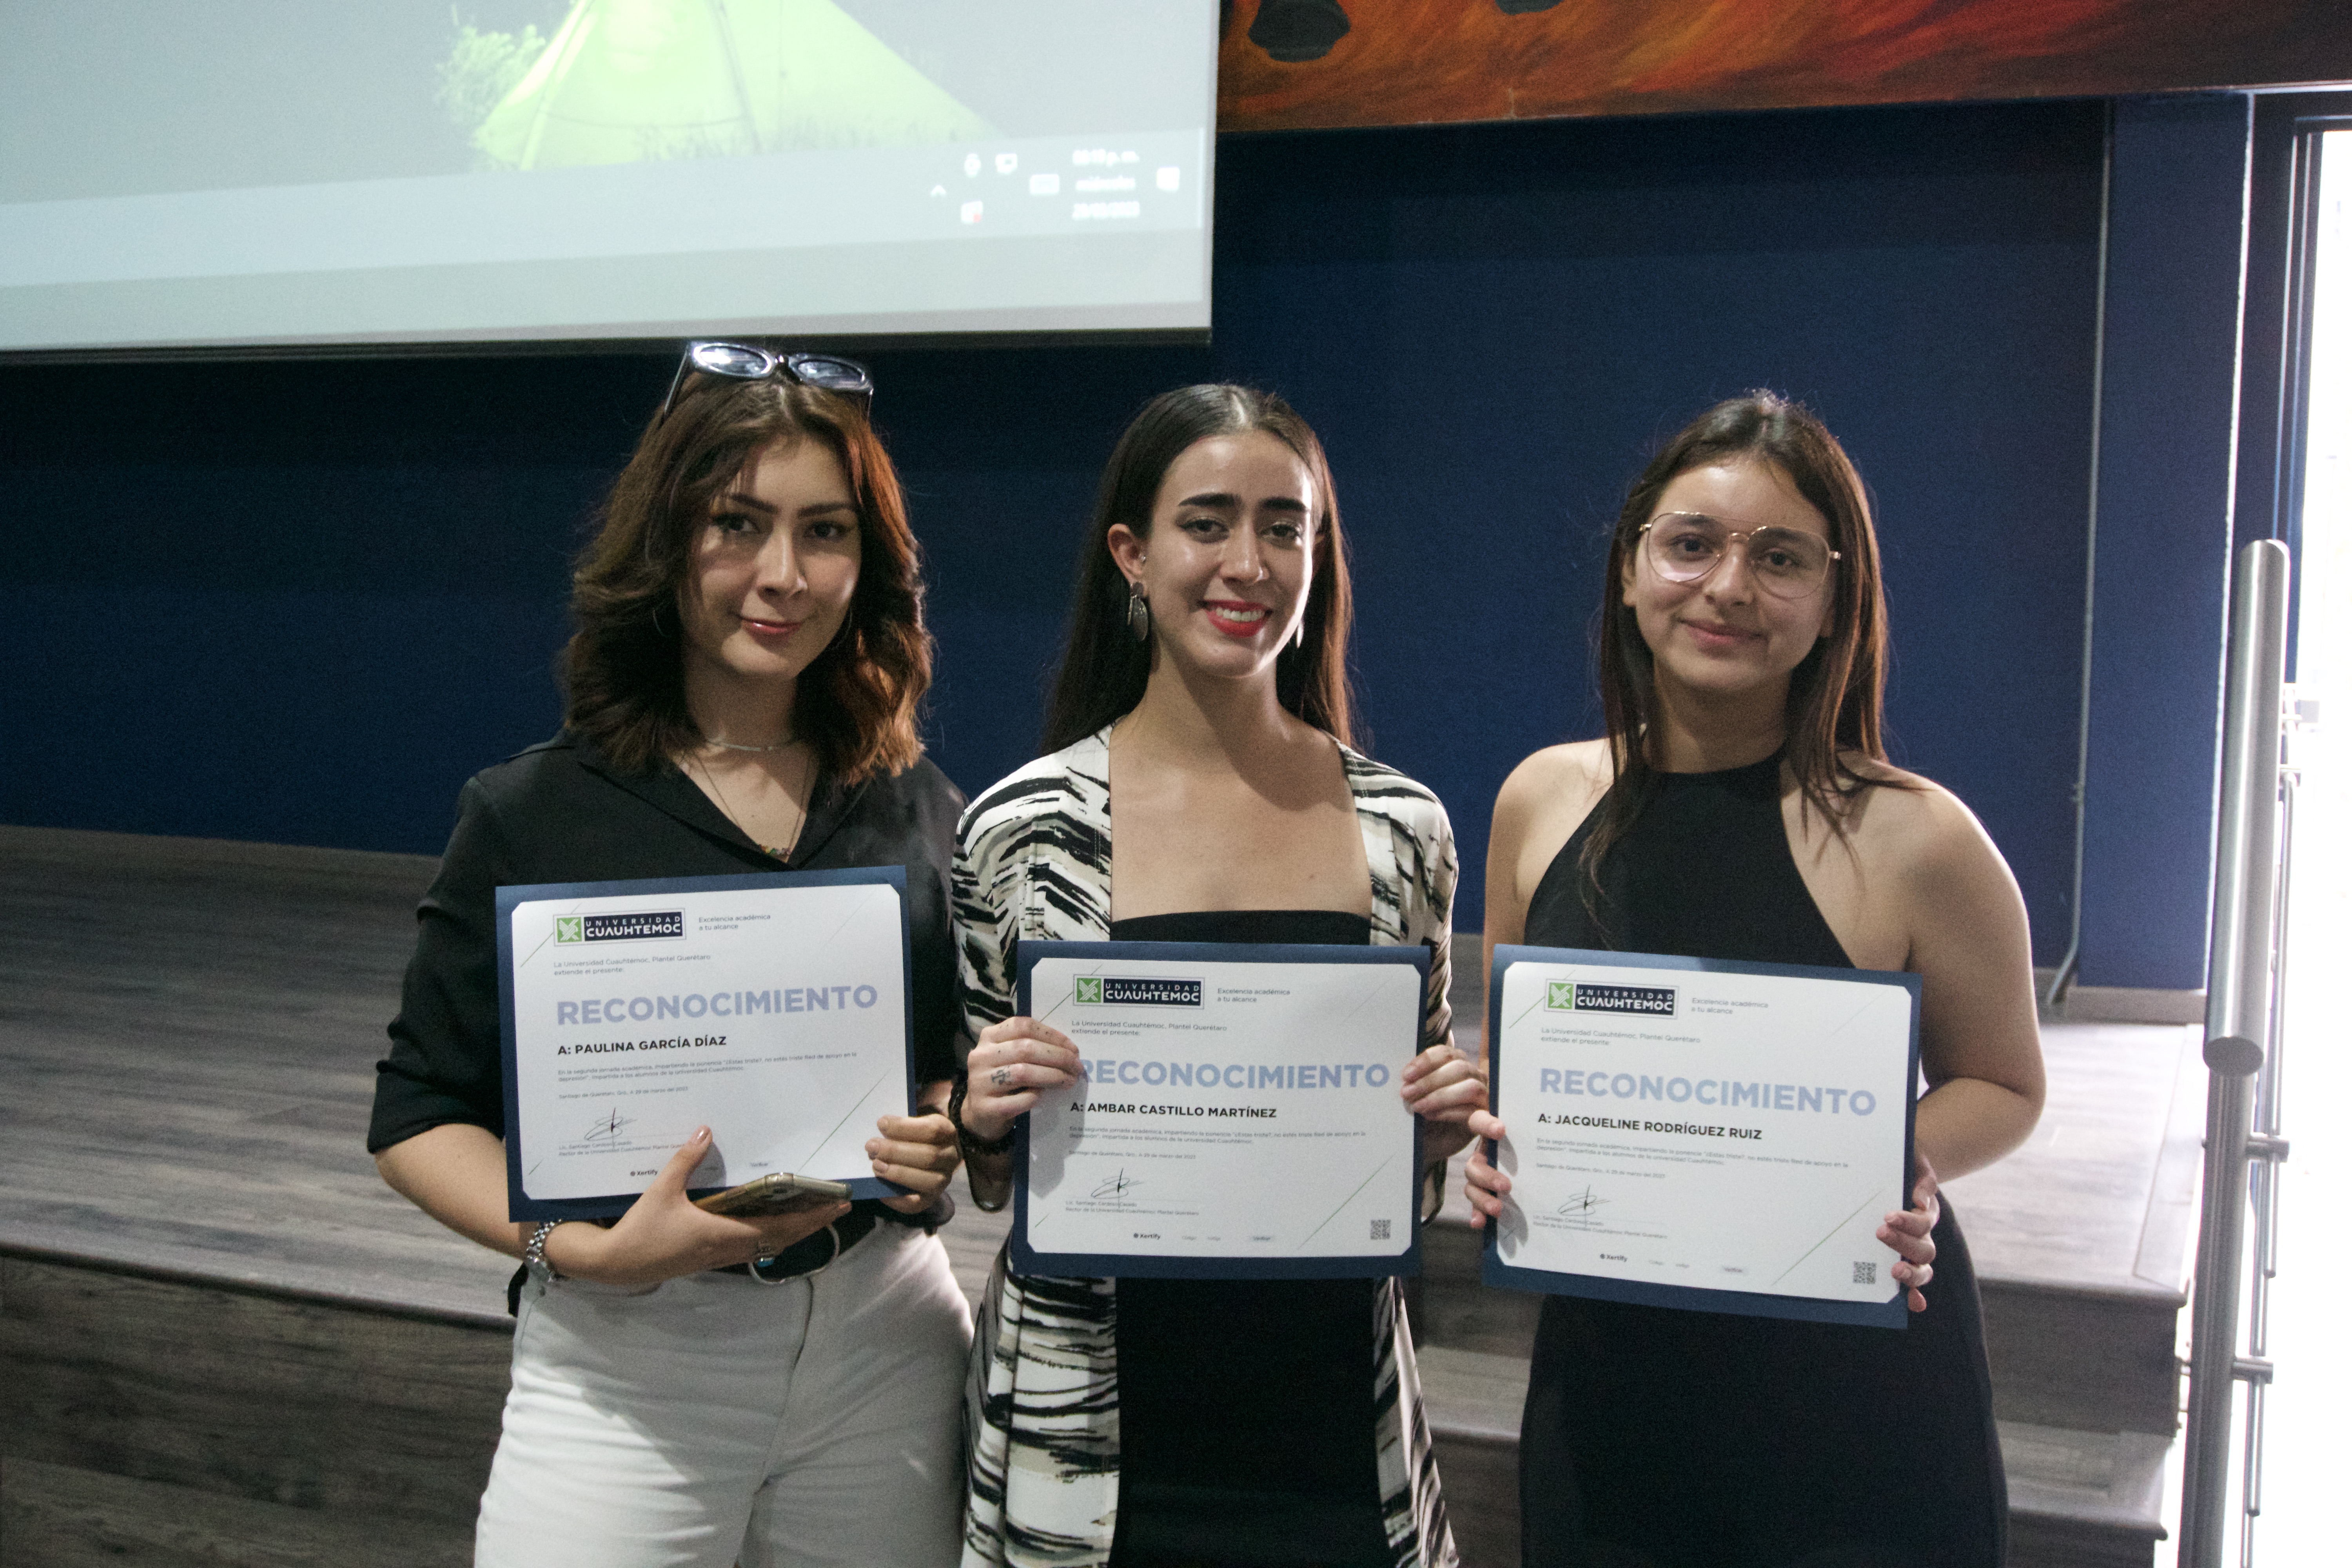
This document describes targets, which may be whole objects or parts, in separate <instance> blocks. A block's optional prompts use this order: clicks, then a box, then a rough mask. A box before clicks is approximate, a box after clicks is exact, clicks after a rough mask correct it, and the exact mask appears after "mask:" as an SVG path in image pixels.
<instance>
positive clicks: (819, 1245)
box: [711, 1208, 877, 1285]
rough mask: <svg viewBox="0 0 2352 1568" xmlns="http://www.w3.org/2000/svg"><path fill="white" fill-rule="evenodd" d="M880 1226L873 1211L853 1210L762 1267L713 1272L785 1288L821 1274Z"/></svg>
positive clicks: (734, 1267)
mask: <svg viewBox="0 0 2352 1568" xmlns="http://www.w3.org/2000/svg"><path fill="white" fill-rule="evenodd" d="M876 1224H877V1216H876V1215H875V1212H874V1211H873V1210H872V1209H870V1208H866V1209H852V1210H850V1211H849V1212H848V1213H847V1214H845V1215H842V1216H841V1217H840V1218H839V1219H837V1220H835V1221H834V1222H833V1223H832V1224H831V1225H829V1226H825V1227H824V1229H823V1230H819V1231H812V1232H811V1233H810V1234H808V1235H807V1236H804V1237H801V1238H800V1239H799V1240H798V1241H796V1242H794V1243H793V1244H792V1245H791V1246H790V1247H785V1248H784V1249H783V1250H782V1252H779V1253H777V1254H776V1255H775V1256H774V1257H772V1258H762V1259H761V1260H760V1261H759V1262H758V1263H730V1264H728V1265H726V1266H725V1267H723V1268H714V1269H712V1270H711V1272H712V1273H714V1274H748V1275H750V1276H751V1278H752V1279H757V1280H759V1281H760V1282H761V1283H762V1284H765V1285H781V1284H782V1283H783V1282H784V1281H785V1280H787V1279H804V1278H806V1277H807V1276H809V1275H811V1274H816V1273H821V1272H822V1271H823V1270H824V1268H825V1266H826V1265H828V1264H830V1263H831V1262H832V1261H833V1260H834V1259H835V1258H839V1257H840V1256H841V1255H842V1254H843V1253H845V1252H846V1251H848V1250H849V1249H850V1248H851V1247H855V1246H856V1245H857V1244H858V1243H859V1242H861V1241H863V1240H865V1239H866V1233H867V1232H868V1231H871V1230H872V1229H873V1228H874V1226H875V1225H876Z"/></svg>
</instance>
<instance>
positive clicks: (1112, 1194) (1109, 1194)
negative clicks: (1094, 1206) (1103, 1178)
mask: <svg viewBox="0 0 2352 1568" xmlns="http://www.w3.org/2000/svg"><path fill="white" fill-rule="evenodd" d="M1141 1185H1143V1184H1142V1183H1141V1182H1138V1181H1131V1180H1129V1177H1128V1174H1127V1173H1126V1172H1125V1171H1121V1172H1120V1173H1118V1175H1116V1176H1113V1177H1112V1178H1111V1179H1110V1180H1109V1181H1108V1182H1104V1183H1101V1184H1098V1185H1097V1187H1096V1188H1095V1190H1094V1191H1093V1192H1091V1193H1089V1194H1087V1196H1088V1197H1096V1198H1123V1197H1125V1196H1127V1194H1129V1193H1131V1192H1133V1191H1135V1190H1136V1189H1137V1188H1138V1187H1140V1186H1141Z"/></svg>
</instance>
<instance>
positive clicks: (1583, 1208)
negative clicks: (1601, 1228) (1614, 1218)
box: [1557, 1187, 1609, 1230]
mask: <svg viewBox="0 0 2352 1568" xmlns="http://www.w3.org/2000/svg"><path fill="white" fill-rule="evenodd" d="M1608 1204H1609V1200H1608V1199H1607V1198H1604V1197H1601V1196H1600V1195H1598V1194H1595V1193H1594V1192H1593V1190H1592V1189H1591V1187H1586V1188H1583V1189H1582V1190H1581V1191H1579V1192H1575V1193H1571V1194H1569V1198H1568V1201H1567V1202H1566V1203H1564V1204H1562V1205H1559V1210H1558V1211H1557V1212H1558V1213H1559V1215H1560V1217H1561V1218H1563V1219H1565V1220H1567V1221H1568V1222H1569V1224H1570V1226H1572V1227H1573V1228H1575V1229H1577V1230H1589V1229H1591V1226H1592V1225H1593V1222H1594V1221H1596V1220H1597V1219H1599V1218H1600V1217H1601V1216H1600V1215H1599V1214H1598V1213H1597V1212H1596V1211H1598V1210H1600V1209H1602V1208H1605V1207H1607V1206H1608Z"/></svg>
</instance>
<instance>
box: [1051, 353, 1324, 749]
mask: <svg viewBox="0 0 2352 1568" xmlns="http://www.w3.org/2000/svg"><path fill="white" fill-rule="evenodd" d="M1244 430H1263V431H1265V433H1266V434H1267V435H1269V436H1272V437H1275V439H1276V440H1278V441H1280V442H1281V443H1282V444H1283V445H1284V446H1286V447H1289V448H1290V449H1291V450H1292V451H1293V452H1295V453H1297V455H1298V460H1299V461H1300V462H1302V463H1304V464H1306V465H1307V476H1308V477H1309V478H1310V479H1313V480H1314V481H1315V497H1316V508H1317V510H1316V513H1315V523H1314V537H1313V539H1312V540H1311V542H1310V544H1311V548H1312V550H1313V555H1312V557H1311V559H1312V562H1313V566H1314V580H1313V582H1312V584H1310V585H1309V588H1308V590H1307V614H1306V625H1305V636H1304V637H1303V638H1302V639H1301V641H1300V643H1299V645H1298V646H1297V647H1292V646H1289V645H1287V644H1286V645H1285V646H1284V647H1283V649H1282V651H1281V653H1279V654H1277V655H1276V658H1275V663H1274V689H1275V694H1276V696H1277V697H1278V698H1279V699H1280V700H1281V702H1282V705H1283V706H1284V707H1285V708H1286V709H1288V710H1290V711H1291V712H1293V713H1296V714H1297V715H1298V717H1300V718H1301V719H1304V720H1306V721H1307V722H1308V723H1309V724H1312V725H1314V726H1315V727H1316V728H1318V729H1319V730H1322V731H1326V732H1328V734H1330V735H1331V736H1332V737H1333V738H1335V739H1336V740H1338V741H1339V743H1340V744H1342V745H1346V746H1352V745H1354V744H1355V738H1354V732H1353V731H1352V730H1351V728H1350V722H1351V721H1350V713H1349V708H1350V703H1349V689H1348V633H1349V626H1350V625H1351V624H1352V622H1353V619H1354V613H1355V611H1354V606H1355V600H1354V596H1353V595H1352V594H1351V593H1350V591H1349V587H1348V550H1347V542H1346V541H1345V540H1344V539H1343V538H1341V536H1340V533H1339V500H1338V498H1337V497H1336V496H1335V495H1333V493H1332V490H1331V465H1330V462H1329V461H1328V459H1327V458H1325V457H1324V456H1323V443H1322V442H1320V441H1318V440H1317V439H1316V438H1315V432H1314V431H1313V430H1312V429H1310V428H1308V426H1307V421H1306V420H1304V419H1301V418H1300V417H1299V416H1298V415H1297V411H1296V410H1294V409H1293V408H1292V407H1291V406H1290V405H1289V404H1287V403H1285V402H1284V401H1283V400H1282V399H1281V398H1279V397H1277V396H1276V395H1274V394H1273V393H1270V392H1259V391H1256V390H1255V389H1253V388H1251V387H1246V386H1229V385H1223V384H1207V385H1201V386H1181V387H1178V388H1177V389H1176V390H1175V391H1173V392H1163V393H1161V394H1160V395H1159V396H1157V397H1155V398H1153V399H1152V400H1151V401H1150V403H1147V404H1145V405H1143V412H1142V413H1140V414H1139V415H1137V416H1135V422H1134V423H1133V424H1131V425H1129V426H1128V427H1127V433H1126V434H1125V435H1123V436H1121V437H1119V438H1118V446H1117V447H1114V448H1113V449H1112V451H1111V455H1110V465H1109V467H1108V468H1104V469H1103V477H1102V488H1101V489H1099V490H1097V492H1096V495H1095V511H1094V521H1093V522H1092V523H1091V524H1090V525H1089V526H1088V528H1087V539H1086V545H1085V548H1084V549H1083V550H1082V551H1081V552H1079V556H1078V582H1077V589H1076V595H1075V596H1074V599H1073V602H1072V605H1071V609H1070V640H1069V643H1068V646H1067V647H1065V648H1064V649H1063V652H1062V665H1061V669H1060V671H1059V673H1057V674H1056V675H1055V678H1054V696H1053V700H1052V701H1051V703H1050V704H1049V705H1048V707H1047V708H1046V710H1045V738H1044V742H1043V744H1044V747H1045V750H1046V751H1048V752H1058V751H1060V750H1061V749H1062V748H1063V747H1064V746H1066V745H1068V744H1069V743H1070V742H1073V741H1076V740H1078V739H1079V738H1081V737H1083V736H1087V735H1091V734H1093V733H1094V732H1095V731H1097V730H1099V729H1101V728H1102V727H1103V726H1104V725H1106V724H1108V723H1109V722H1110V721H1112V720H1114V719H1117V718H1119V717H1120V716H1121V715H1123V714H1126V713H1128V712H1129V711H1131V710H1133V709H1134V707H1135V705H1136V704H1137V703H1139V702H1140V701H1142V700H1143V688H1144V686H1145V684H1146V683H1147V682H1148V681H1149V680H1150V676H1151V648H1150V645H1149V644H1147V643H1139V642H1137V641H1136V640H1135V638H1134V637H1131V636H1129V633H1128V630H1127V595H1128V584H1127V579H1126V577H1125V576H1123V575H1122V574H1120V572H1119V570H1118V563H1116V562H1114V561H1112V560H1111V556H1110V531H1111V527H1112V525H1113V524H1115V523H1121V522H1123V523H1125V524H1127V526H1128V527H1129V529H1131V530H1133V531H1135V533H1136V534H1137V536H1138V537H1148V536H1149V535H1150V531H1151V503H1152V502H1153V501H1154V500H1157V499H1158V498H1159V495H1160V481H1161V480H1163V479H1166V478H1167V477H1168V470H1169V468H1171V467H1172V466H1173V465H1174V464H1175V461H1176V459H1177V458H1180V457H1181V456H1182V455H1183V454H1184V453H1185V451H1186V450H1187V449H1189V448H1190V447H1192V445H1193V444H1194V443H1195V442H1199V441H1205V440H1208V439H1209V438H1210V437H1214V436H1233V435H1238V434H1239V433H1241V432H1242V431H1244Z"/></svg>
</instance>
